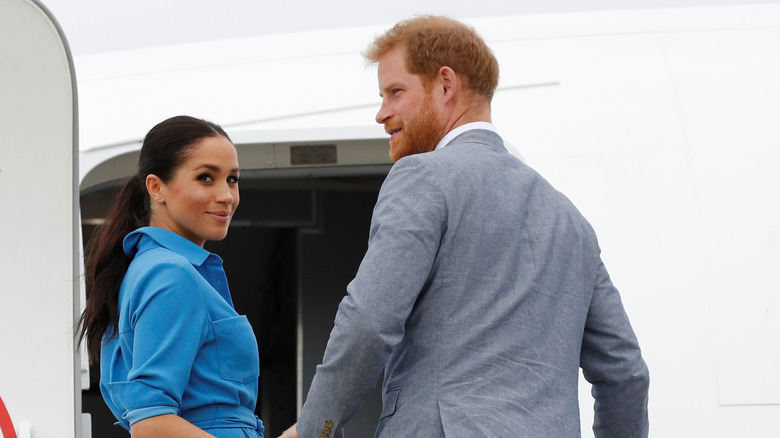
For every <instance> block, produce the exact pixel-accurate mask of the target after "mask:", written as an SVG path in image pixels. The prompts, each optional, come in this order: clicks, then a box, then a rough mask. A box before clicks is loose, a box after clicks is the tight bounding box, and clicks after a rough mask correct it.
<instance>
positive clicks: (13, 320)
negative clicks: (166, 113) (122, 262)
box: [0, 0, 80, 438]
mask: <svg viewBox="0 0 780 438" xmlns="http://www.w3.org/2000/svg"><path fill="white" fill-rule="evenodd" d="M0 53H2V56H0V126H2V129H0V132H2V138H0V142H2V146H1V147H0V199H2V202H3V209H2V212H3V214H0V242H2V243H0V245H2V250H1V251H0V279H2V280H1V281H2V285H1V286H0V287H1V288H2V293H1V294H0V334H1V335H0V358H2V361H0V391H2V396H3V400H5V403H6V405H7V407H8V409H9V411H10V413H11V415H12V417H13V419H14V421H15V422H16V423H17V425H19V424H24V422H27V423H29V424H30V425H31V426H32V430H34V436H35V437H36V438H62V437H73V436H75V434H76V430H77V428H78V427H80V423H79V420H80V415H79V414H80V412H78V411H79V410H80V403H79V400H80V392H78V391H76V377H77V375H78V374H79V369H78V367H77V365H76V363H77V358H76V356H75V354H74V349H73V342H72V340H71V339H72V326H73V321H74V312H75V308H74V306H75V303H74V300H75V299H76V297H77V295H76V294H77V291H78V287H77V274H76V272H77V269H78V268H77V266H78V264H77V263H76V254H77V250H76V235H77V234H76V208H75V205H76V197H75V193H76V192H75V178H76V161H75V160H76V153H77V150H76V144H75V137H76V133H75V128H74V126H75V98H74V96H75V89H74V84H75V81H74V78H73V76H72V70H71V62H70V55H69V52H68V49H67V46H66V43H65V42H64V40H63V38H62V35H61V33H60V31H59V28H58V27H57V25H56V23H55V22H54V21H53V19H52V18H51V17H50V16H49V15H48V14H47V12H46V11H45V10H43V9H42V7H41V6H40V5H39V4H37V3H36V2H33V1H29V0H3V1H2V2H1V3H0Z"/></svg>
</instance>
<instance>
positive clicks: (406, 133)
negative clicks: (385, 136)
mask: <svg viewBox="0 0 780 438" xmlns="http://www.w3.org/2000/svg"><path fill="white" fill-rule="evenodd" d="M439 123H440V122H439V117H438V114H437V113H436V108H434V106H433V99H431V94H430V93H428V94H426V95H425V97H424V98H423V102H422V105H421V106H420V109H418V110H417V112H416V113H414V115H412V117H411V118H410V119H409V121H407V122H406V123H404V124H403V126H402V131H401V135H400V136H399V138H398V139H396V140H392V141H391V144H390V158H391V159H392V160H393V161H394V162H395V161H398V160H400V159H401V158H403V157H406V156H408V155H414V154H420V153H423V152H430V151H432V150H433V149H434V148H435V147H436V144H438V143H439V140H441V138H442V137H443V133H442V132H441V128H440V127H439Z"/></svg>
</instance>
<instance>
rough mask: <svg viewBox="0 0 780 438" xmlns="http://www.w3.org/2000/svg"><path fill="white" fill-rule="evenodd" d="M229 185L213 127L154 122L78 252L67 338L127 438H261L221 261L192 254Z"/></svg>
mask: <svg viewBox="0 0 780 438" xmlns="http://www.w3.org/2000/svg"><path fill="white" fill-rule="evenodd" d="M238 179H239V168H238V157H237V154H236V148H235V146H234V145H233V143H231V141H230V139H229V138H228V136H227V134H226V133H225V131H224V130H223V129H222V128H221V127H220V126H218V125H215V124H213V123H211V122H207V121H204V120H200V119H195V118H192V117H187V116H178V117H173V118H170V119H168V120H165V121H163V122H161V123H160V124H158V125H157V126H155V127H154V128H152V129H151V131H149V133H148V134H147V135H146V138H144V143H143V147H142V149H141V156H140V158H139V162H138V172H137V173H136V174H135V176H133V177H131V178H130V179H129V180H128V181H127V183H126V184H125V185H124V187H122V190H121V192H120V193H119V196H118V197H117V199H116V202H115V204H114V206H113V207H112V209H111V212H110V213H109V215H108V217H107V218H106V222H105V224H104V225H102V226H101V227H100V228H99V229H98V230H97V231H96V233H95V235H94V236H93V238H92V240H91V241H90V245H89V247H88V248H87V251H86V260H85V263H86V278H87V284H88V285H89V294H88V297H87V307H86V310H85V311H84V314H83V315H82V317H81V320H80V322H79V324H80V327H79V331H78V334H79V338H80V339H83V338H85V337H86V339H87V347H88V351H89V356H90V360H91V361H93V362H94V361H95V360H97V359H98V358H99V359H100V372H101V378H100V390H101V392H102V394H103V398H104V399H105V401H106V404H107V405H108V407H109V408H110V409H111V411H112V412H113V413H114V415H115V416H116V417H117V419H118V420H119V424H121V425H122V426H124V427H125V428H126V429H129V430H130V436H131V437H133V438H147V437H154V438H167V437H188V438H195V437H197V438H200V437H218V438H239V437H240V438H249V437H251V438H258V437H262V436H263V425H262V422H261V421H260V420H259V419H258V418H257V417H256V416H255V415H254V409H255V404H256V401H257V378H258V374H259V356H258V350H257V341H256V339H255V336H254V333H253V331H252V328H251V327H250V325H249V322H248V321H247V319H246V317H245V316H239V315H238V313H236V311H235V310H234V309H233V302H232V300H231V297H230V291H229V290H228V287H227V279H226V277H225V271H224V270H223V269H222V259H220V258H219V257H218V256H217V255H215V254H211V253H209V252H208V251H206V250H205V249H203V244H204V243H205V242H206V241H207V240H221V239H223V238H224V237H225V235H226V234H227V231H228V225H229V224H230V220H231V218H232V216H233V212H235V209H236V207H237V206H238V201H239V196H238Z"/></svg>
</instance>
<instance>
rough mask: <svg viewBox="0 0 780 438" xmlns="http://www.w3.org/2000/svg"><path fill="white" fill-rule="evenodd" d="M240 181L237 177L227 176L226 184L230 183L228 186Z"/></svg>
mask: <svg viewBox="0 0 780 438" xmlns="http://www.w3.org/2000/svg"><path fill="white" fill-rule="evenodd" d="M240 179H241V178H240V177H238V176H229V177H228V179H227V181H228V183H230V184H235V183H237V182H238V181H239V180H240Z"/></svg>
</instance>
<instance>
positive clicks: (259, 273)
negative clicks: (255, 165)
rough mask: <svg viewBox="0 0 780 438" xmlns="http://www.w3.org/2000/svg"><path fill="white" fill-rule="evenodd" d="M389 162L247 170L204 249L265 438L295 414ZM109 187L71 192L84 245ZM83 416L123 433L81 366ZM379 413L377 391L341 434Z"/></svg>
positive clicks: (370, 422)
mask: <svg viewBox="0 0 780 438" xmlns="http://www.w3.org/2000/svg"><path fill="white" fill-rule="evenodd" d="M389 168H390V165H388V164H381V165H369V166H356V167H349V168H348V170H345V169H341V170H339V168H337V167H331V168H322V169H313V170H309V171H307V172H306V173H305V174H304V175H303V176H301V174H300V172H291V171H290V170H256V171H253V170H248V171H242V175H241V185H240V190H241V203H240V206H239V208H238V210H237V211H236V214H235V216H234V219H233V223H232V225H231V229H230V232H229V233H228V236H227V237H226V238H225V240H223V241H221V242H207V243H206V249H208V250H210V251H212V252H214V253H216V254H218V255H220V257H222V258H223V260H224V263H225V269H226V272H227V275H228V281H229V283H230V289H231V293H232V296H233V301H234V304H235V307H236V310H237V311H238V312H239V313H241V314H246V315H247V317H248V319H249V321H250V322H251V323H252V326H253V327H254V330H255V334H256V337H257V339H258V345H259V350H260V361H261V374H260V382H259V386H260V395H259V400H258V406H257V410H256V414H257V415H258V416H259V417H260V418H261V419H262V420H263V421H264V423H265V425H266V435H267V436H270V437H273V436H278V435H279V434H281V432H282V431H283V430H284V429H286V428H287V427H289V426H290V425H291V424H292V423H293V422H294V421H295V419H296V418H297V414H298V406H299V402H300V401H302V400H303V399H304V398H305V396H306V392H307V391H308V388H309V385H310V383H311V380H312V378H313V375H314V370H315V367H316V365H317V364H318V363H319V362H320V361H321V359H322V354H323V352H324V350H325V345H326V343H327V339H328V336H329V334H330V330H331V328H332V327H333V319H334V317H335V313H336V309H337V307H338V304H339V302H340V301H341V298H342V297H343V296H344V294H345V293H346V286H347V284H348V283H349V281H350V280H352V278H353V277H354V275H355V272H356V271H357V268H358V265H359V264H360V261H361V259H362V257H363V255H364V253H365V251H366V247H367V241H368V229H369V225H370V219H371V213H372V211H373V207H374V204H375V202H376V197H377V195H378V192H379V188H380V186H381V184H382V181H383V180H384V178H385V176H386V174H387V171H388V170H389ZM117 187H118V182H113V183H111V184H103V185H102V186H100V187H96V188H93V189H89V190H88V191H87V192H86V193H82V196H81V206H82V207H81V208H82V217H83V218H84V219H83V224H84V225H83V231H84V239H85V242H86V241H87V240H88V239H89V237H90V236H91V233H92V231H93V230H94V228H95V226H96V224H97V223H99V218H102V217H104V216H105V213H106V211H107V209H108V206H109V203H110V201H111V200H112V199H113V193H114V191H115V190H116V188H117ZM90 381H91V385H90V390H88V391H85V392H84V393H83V409H84V412H90V413H91V415H92V436H99V437H105V438H111V437H126V436H127V433H126V432H125V431H124V430H123V429H122V428H120V427H118V426H113V423H114V421H115V420H114V418H113V416H112V415H111V413H110V411H108V409H107V408H106V407H105V404H104V403H103V400H102V398H101V396H100V391H99V388H98V382H99V370H98V369H97V367H92V368H91V370H90ZM380 412H381V397H380V392H379V390H378V388H377V389H376V390H375V391H374V393H373V394H372V395H371V397H370V398H369V399H368V400H366V402H365V403H364V405H363V407H362V408H361V409H360V411H359V412H358V414H357V416H356V417H355V419H354V420H353V421H352V422H351V423H350V424H349V426H348V427H347V428H346V432H347V433H348V434H349V435H351V436H372V435H373V433H374V429H375V427H376V423H377V420H378V418H379V414H380Z"/></svg>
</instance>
